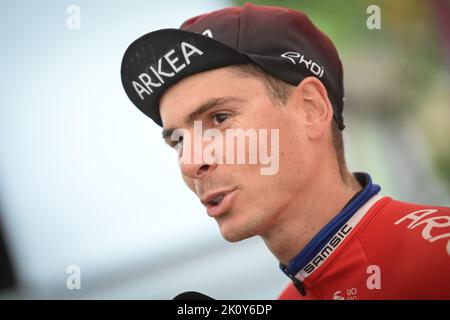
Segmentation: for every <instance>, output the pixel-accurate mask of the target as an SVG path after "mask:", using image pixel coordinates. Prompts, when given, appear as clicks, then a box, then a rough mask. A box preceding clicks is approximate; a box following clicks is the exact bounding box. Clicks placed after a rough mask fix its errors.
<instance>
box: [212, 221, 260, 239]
mask: <svg viewBox="0 0 450 320" xmlns="http://www.w3.org/2000/svg"><path fill="white" fill-rule="evenodd" d="M219 228H220V233H221V234H222V237H223V238H224V239H225V240H226V241H228V242H238V241H241V240H245V239H248V238H251V237H254V236H256V234H254V233H253V232H250V230H243V228H239V227H237V226H229V225H228V226H224V225H219Z"/></svg>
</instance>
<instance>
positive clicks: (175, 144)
mask: <svg viewBox="0 0 450 320" xmlns="http://www.w3.org/2000/svg"><path fill="white" fill-rule="evenodd" d="M170 146H171V147H172V148H175V149H179V148H181V147H182V146H183V136H179V137H178V139H176V140H173V141H172V142H171V143H170Z"/></svg>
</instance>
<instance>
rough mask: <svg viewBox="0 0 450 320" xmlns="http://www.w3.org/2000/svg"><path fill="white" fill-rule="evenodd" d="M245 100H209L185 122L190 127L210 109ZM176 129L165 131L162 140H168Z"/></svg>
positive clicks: (222, 98) (233, 98) (235, 98)
mask: <svg viewBox="0 0 450 320" xmlns="http://www.w3.org/2000/svg"><path fill="white" fill-rule="evenodd" d="M243 101H244V100H243V99H241V98H237V97H221V98H212V99H209V100H207V101H206V102H205V103H202V104H201V105H200V106H199V107H198V108H197V109H195V110H194V111H193V112H191V113H190V114H189V115H188V116H187V117H186V118H184V122H185V123H186V124H188V125H191V124H193V123H194V121H195V120H197V119H198V118H200V117H201V116H202V115H203V114H204V113H206V112H208V111H209V110H210V109H212V108H215V107H218V106H221V105H224V104H228V103H231V102H243ZM175 130H176V129H175V128H169V129H163V131H162V138H163V139H167V138H168V137H170V136H171V135H172V133H173V132H174V131H175Z"/></svg>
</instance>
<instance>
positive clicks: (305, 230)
mask: <svg viewBox="0 0 450 320" xmlns="http://www.w3.org/2000/svg"><path fill="white" fill-rule="evenodd" d="M329 178H330V177H325V176H322V177H317V179H315V181H314V183H313V184H310V185H308V187H307V188H305V190H303V192H302V194H301V195H299V196H298V199H295V200H294V201H293V202H292V203H291V204H290V205H289V207H287V208H286V209H285V210H284V211H283V212H282V213H280V216H279V218H278V220H277V221H276V223H275V224H274V225H273V226H272V228H271V229H270V230H269V231H268V232H267V233H265V234H262V235H261V236H262V238H263V239H264V241H265V243H266V245H267V246H268V247H269V249H270V250H271V251H272V253H273V254H274V255H275V257H276V258H277V259H278V260H279V261H280V262H281V263H282V264H285V265H287V264H288V263H289V261H290V260H291V259H292V258H293V257H295V256H296V255H297V254H298V253H299V252H300V251H301V250H302V249H303V248H304V247H305V246H306V245H307V244H308V242H309V241H311V240H312V238H313V237H314V236H315V235H316V234H317V233H318V232H319V231H320V230H321V229H322V228H323V227H324V226H325V225H326V224H327V223H328V222H330V220H331V219H333V218H334V217H335V216H336V215H337V214H338V213H339V212H340V211H341V210H342V209H343V208H344V206H345V205H346V204H347V202H348V201H349V200H350V199H351V198H352V197H353V196H354V195H355V194H356V193H357V192H358V191H360V190H361V189H362V187H361V185H360V184H359V182H358V181H357V179H356V178H355V177H354V176H353V175H352V174H350V173H348V175H347V176H346V177H345V179H342V178H340V175H338V176H337V177H335V179H334V180H330V179H329ZM330 181H331V182H330ZM344 181H345V182H344Z"/></svg>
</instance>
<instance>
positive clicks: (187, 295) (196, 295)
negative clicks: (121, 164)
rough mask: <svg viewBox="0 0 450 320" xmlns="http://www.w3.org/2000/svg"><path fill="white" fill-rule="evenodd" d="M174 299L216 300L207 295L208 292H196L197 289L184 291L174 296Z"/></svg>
mask: <svg viewBox="0 0 450 320" xmlns="http://www.w3.org/2000/svg"><path fill="white" fill-rule="evenodd" d="M172 300H215V299H213V298H211V297H210V296H207V295H206V294H203V293H200V292H196V291H186V292H183V293H180V294H179V295H177V296H176V297H174V298H173V299H172Z"/></svg>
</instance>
